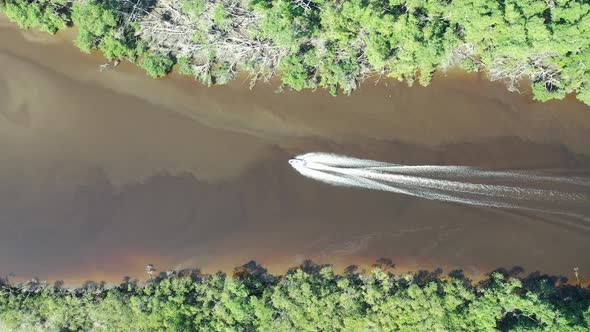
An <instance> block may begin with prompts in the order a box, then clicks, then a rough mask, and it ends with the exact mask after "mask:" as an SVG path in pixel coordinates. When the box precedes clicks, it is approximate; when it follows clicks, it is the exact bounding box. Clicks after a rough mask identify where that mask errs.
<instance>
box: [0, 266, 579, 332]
mask: <svg viewBox="0 0 590 332" xmlns="http://www.w3.org/2000/svg"><path fill="white" fill-rule="evenodd" d="M391 267H392V263H391V262H390V261H388V260H381V261H380V262H378V264H377V266H375V267H374V268H373V269H372V271H370V272H362V273H359V272H358V271H357V270H356V269H355V268H354V267H351V268H349V269H347V270H346V272H345V273H343V274H337V273H335V272H334V270H333V269H332V268H331V267H330V266H328V265H317V264H313V263H311V262H305V263H304V264H302V265H300V266H297V267H293V268H292V269H290V270H289V272H287V273H286V274H285V275H273V274H269V273H268V272H267V271H266V269H264V268H263V267H262V266H260V265H257V264H256V263H254V262H250V263H248V264H245V265H243V266H242V267H240V268H236V270H235V271H234V273H233V274H232V275H231V276H229V275H227V274H225V273H221V272H220V273H217V274H213V275H211V274H203V273H201V272H200V271H198V270H184V271H177V272H173V271H171V272H166V273H160V274H158V273H156V271H154V270H153V269H151V268H148V271H147V272H148V273H150V275H151V276H152V277H151V278H150V280H149V281H148V282H146V283H145V284H143V283H142V284H140V283H138V282H137V281H133V280H124V281H123V282H122V283H121V284H120V285H117V286H112V287H105V286H104V285H103V284H96V283H87V284H86V285H85V286H84V287H83V288H79V289H76V290H69V289H64V288H63V286H62V285H60V284H56V285H44V284H40V283H38V282H34V281H32V282H29V283H27V284H24V285H19V286H15V285H11V284H10V283H7V282H5V281H4V280H2V279H0V286H2V287H1V288H0V326H5V327H8V328H11V329H15V330H37V329H42V330H64V329H69V330H93V331H136V330H139V331H144V330H175V331H178V330H187V331H196V330H202V329H207V330H213V331H224V330H247V331H253V330H268V331H270V330H273V331H300V330H316V329H321V330H326V331H340V330H345V331H365V330H367V329H375V330H379V331H393V330H404V329H408V330H453V331H457V330H477V331H481V330H495V329H499V330H512V329H531V328H543V329H554V330H559V331H567V330H571V331H578V330H580V331H581V330H585V329H587V328H588V327H589V326H590V321H589V320H588V319H589V318H588V317H589V314H590V289H588V288H582V287H580V286H573V285H568V284H565V283H564V281H563V280H561V279H560V278H558V277H552V276H547V275H539V274H536V275H535V274H532V275H530V276H528V277H520V278H519V277H518V276H517V275H518V274H519V270H518V269H513V270H510V271H497V272H494V273H491V274H490V275H489V276H488V277H487V278H485V279H484V280H482V281H480V282H478V283H474V282H472V281H471V280H470V279H469V278H467V277H465V276H464V275H463V274H462V273H461V271H453V272H451V273H449V274H448V275H443V274H442V273H441V272H439V271H435V272H427V271H421V272H419V273H415V274H401V275H396V274H393V273H392V272H390V269H391Z"/></svg>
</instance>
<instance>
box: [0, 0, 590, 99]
mask: <svg viewBox="0 0 590 332" xmlns="http://www.w3.org/2000/svg"><path fill="white" fill-rule="evenodd" d="M0 11H3V12H5V14H6V16H7V17H8V18H9V19H10V20H12V21H14V22H16V23H17V24H18V25H20V26H21V27H22V28H39V29H41V30H44V31H48V32H50V33H55V32H56V31H58V30H59V29H63V28H65V27H67V26H72V25H74V26H77V28H78V30H79V35H78V37H77V39H76V41H75V43H76V45H77V46H78V47H79V48H80V49H81V50H83V51H85V52H88V51H90V50H93V49H98V50H100V51H102V52H103V53H104V55H105V57H106V58H107V59H109V60H114V61H116V62H115V63H118V62H119V61H121V60H127V61H131V62H137V63H138V65H139V66H141V67H143V68H145V70H146V71H147V73H148V74H149V75H150V76H152V77H156V78H157V77H163V76H165V75H166V74H167V73H168V72H170V71H171V70H172V68H173V66H174V65H176V64H177V65H178V66H179V72H180V73H183V74H186V75H190V76H193V77H194V78H195V79H197V80H198V81H200V82H202V83H204V84H206V85H211V84H223V83H226V82H228V81H230V80H232V79H234V78H235V77H236V75H237V74H238V73H240V72H243V73H247V74H248V75H249V77H250V78H251V80H252V81H251V82H252V84H254V83H255V82H257V81H258V80H268V79H270V78H271V77H273V76H279V77H280V78H281V80H282V82H283V85H284V86H286V87H289V88H291V89H293V90H296V91H300V90H303V89H316V88H325V89H328V90H329V91H330V92H331V93H332V94H334V95H335V94H337V93H338V92H343V93H346V94H348V93H351V92H352V91H353V90H355V89H356V88H357V87H358V86H359V84H360V83H361V82H363V81H364V80H366V79H367V78H375V79H377V78H381V77H388V78H393V79H397V80H399V81H405V82H407V84H409V85H412V84H414V82H416V81H417V82H418V83H419V84H421V85H423V86H427V85H428V84H429V83H430V81H431V79H432V76H433V74H434V72H435V71H445V70H446V69H448V68H450V67H453V66H455V67H460V68H462V69H464V70H466V71H483V72H485V73H486V74H487V75H488V77H489V78H490V79H491V80H494V81H503V82H504V83H505V84H506V86H507V87H508V89H510V90H513V91H516V90H518V89H519V88H522V86H523V82H527V84H530V86H531V89H532V93H533V96H534V98H535V99H537V100H540V101H547V100H551V99H562V98H563V97H564V96H566V95H567V94H570V93H575V95H576V97H577V98H578V99H579V100H581V101H582V102H584V103H586V104H589V105H590V3H589V2H588V1H587V0H462V1H453V0H420V1H416V0H387V1H383V0H245V1H239V0H0Z"/></svg>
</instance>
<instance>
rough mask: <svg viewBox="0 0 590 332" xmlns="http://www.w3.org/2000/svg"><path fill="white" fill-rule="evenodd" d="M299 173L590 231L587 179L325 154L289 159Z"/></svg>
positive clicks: (337, 182) (333, 181)
mask: <svg viewBox="0 0 590 332" xmlns="http://www.w3.org/2000/svg"><path fill="white" fill-rule="evenodd" d="M289 163H290V164H291V166H293V168H295V169H296V170H297V171H298V172H299V173H301V174H302V175H304V176H306V177H308V178H311V179H314V180H318V181H321V182H324V183H328V184H332V185H336V186H346V187H358V188H365V189H372V190H381V191H388V192H394V193H398V194H405V195H410V196H415V197H420V198H424V199H430V200H437V201H443V202H453V203H461V204H468V205H477V206H484V207H491V208H506V209H521V210H529V211H536V212H542V213H552V214H560V215H563V216H567V217H572V218H574V219H578V220H581V221H583V222H584V224H587V225H586V226H587V227H588V228H589V229H590V218H589V216H587V215H585V214H587V212H584V210H585V209H587V207H588V206H589V204H590V196H589V195H588V193H589V192H590V179H588V178H583V177H566V176H557V175H553V174H546V173H545V174H544V173H542V172H539V171H520V170H519V171H493V170H485V169H480V168H475V167H466V166H436V165H416V166H409V165H400V164H391V163H385V162H380V161H374V160H364V159H356V158H351V157H346V156H340V155H335V154H328V153H308V154H304V155H300V156H297V157H296V158H294V159H291V160H289Z"/></svg>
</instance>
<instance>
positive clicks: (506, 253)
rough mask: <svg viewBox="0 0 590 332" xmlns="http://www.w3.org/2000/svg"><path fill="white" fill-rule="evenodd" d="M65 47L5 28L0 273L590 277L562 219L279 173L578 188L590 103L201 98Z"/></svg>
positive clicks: (431, 97) (205, 92)
mask: <svg viewBox="0 0 590 332" xmlns="http://www.w3.org/2000/svg"><path fill="white" fill-rule="evenodd" d="M72 36H73V32H72V31H66V32H62V33H60V34H58V35H57V36H50V35H47V34H44V33H40V32H36V31H20V30H18V29H17V28H16V27H15V26H14V25H12V24H9V23H7V22H6V21H5V20H3V19H0V275H7V274H9V273H12V274H15V275H16V276H17V278H30V277H32V276H39V277H41V278H44V279H50V280H54V279H64V280H66V282H80V281H83V280H86V279H95V280H107V281H117V280H120V279H121V278H122V277H123V276H124V275H131V276H133V277H140V278H143V277H144V276H145V272H144V271H145V266H146V265H147V264H148V263H153V264H155V265H156V267H157V268H158V269H161V270H164V269H170V268H185V267H201V268H203V269H204V270H205V271H214V270H216V269H224V270H228V271H229V270H231V269H232V268H233V267H234V266H236V265H239V264H242V263H245V262H246V261H248V260H250V259H255V260H256V261H257V262H259V263H261V264H263V265H264V266H266V267H268V268H270V270H271V271H273V272H282V271H284V270H285V268H287V267H290V266H294V265H296V264H299V263H301V262H302V260H304V259H306V258H311V259H313V260H314V261H317V262H322V263H333V264H335V265H336V266H338V267H343V266H346V265H349V264H359V265H366V264H370V263H371V262H373V261H375V260H376V259H377V258H379V257H389V258H391V259H392V260H393V261H394V262H396V263H397V264H398V267H397V271H399V272H405V271H408V270H414V269H417V268H428V269H432V268H436V267H442V268H444V269H445V270H446V271H449V270H450V269H454V268H459V269H463V270H464V271H465V272H466V273H468V274H471V275H474V276H475V275H481V274H482V273H486V272H488V271H490V270H492V269H495V268H498V267H511V266H514V265H518V266H521V267H523V268H525V270H526V271H527V272H532V271H535V270H540V271H542V272H545V273H551V274H560V275H565V276H568V277H570V278H572V277H573V276H572V275H573V273H572V269H573V268H574V267H579V268H580V272H581V274H582V275H590V258H588V252H589V250H590V231H589V230H588V228H585V227H572V226H571V223H570V222H569V220H567V219H568V218H567V217H564V216H560V215H550V214H542V213H533V212H527V211H519V210H506V209H498V208H487V207H477V206H468V205H462V204H456V203H444V202H438V201H431V200H426V199H421V198H416V197H409V196H404V195H399V194H395V193H387V192H378V191H370V190H365V189H355V188H342V187H333V186H329V185H326V184H324V183H320V182H315V181H313V180H310V179H308V178H305V177H303V176H301V175H300V174H298V173H297V172H296V171H294V169H293V168H291V167H290V165H289V164H288V163H287V160H288V159H289V158H291V157H292V156H294V155H298V154H300V153H305V152H312V151H321V152H334V153H339V154H344V155H348V156H354V157H359V158H371V159H375V160H382V161H388V162H394V163H400V164H411V165H416V164H436V165H465V166H478V167H482V168H486V169H520V170H538V169H551V170H552V171H553V172H557V173H559V174H560V176H574V175H575V176H583V177H587V178H588V177H589V176H590V107H587V106H584V105H582V104H580V103H579V102H577V101H576V100H575V99H574V98H571V97H570V98H567V99H566V100H564V101H557V102H550V103H544V104H541V103H537V102H533V101H531V99H530V96H529V95H527V94H523V95H519V94H515V93H510V92H508V91H507V90H506V89H505V88H504V87H503V86H502V84H499V83H490V82H488V81H487V79H486V78H485V77H483V76H481V75H464V74H460V73H449V74H448V75H447V76H446V77H444V76H443V75H439V76H437V77H436V78H435V79H434V81H433V83H432V85H431V86H429V87H427V88H422V87H411V88H408V87H407V86H405V85H400V84H397V83H393V82H380V83H379V84H374V83H368V84H365V85H364V86H363V87H362V88H361V89H360V90H359V91H357V92H355V93H354V94H353V95H352V96H350V97H346V96H339V97H331V96H329V95H328V94H327V93H326V92H324V91H317V92H304V93H293V92H289V91H285V92H282V93H276V91H275V90H276V85H270V84H262V83H261V84H259V85H258V86H257V87H255V88H254V89H253V90H249V89H248V82H247V81H246V80H244V79H239V80H236V81H235V82H234V83H232V84H230V85H228V86H222V87H212V88H206V87H203V86H201V85H200V84H198V83H195V82H194V81H192V80H191V79H190V78H185V77H179V76H177V75H171V77H169V78H166V79H162V80H152V79H149V78H148V77H147V76H145V74H144V73H143V72H141V71H140V70H138V69H136V68H135V67H134V66H133V65H130V64H122V65H121V66H119V67H117V68H116V69H115V70H110V71H104V72H100V71H99V65H101V64H102V63H104V62H105V61H104V59H102V58H101V57H100V56H98V55H96V54H91V55H86V54H83V53H80V52H79V51H78V50H77V49H76V48H75V47H74V46H73V45H72V43H71V39H72ZM583 213H584V214H585V215H586V216H590V207H588V208H587V209H586V210H585V211H583Z"/></svg>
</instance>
